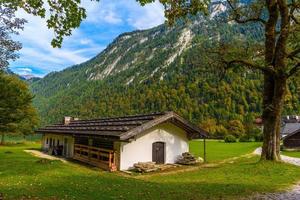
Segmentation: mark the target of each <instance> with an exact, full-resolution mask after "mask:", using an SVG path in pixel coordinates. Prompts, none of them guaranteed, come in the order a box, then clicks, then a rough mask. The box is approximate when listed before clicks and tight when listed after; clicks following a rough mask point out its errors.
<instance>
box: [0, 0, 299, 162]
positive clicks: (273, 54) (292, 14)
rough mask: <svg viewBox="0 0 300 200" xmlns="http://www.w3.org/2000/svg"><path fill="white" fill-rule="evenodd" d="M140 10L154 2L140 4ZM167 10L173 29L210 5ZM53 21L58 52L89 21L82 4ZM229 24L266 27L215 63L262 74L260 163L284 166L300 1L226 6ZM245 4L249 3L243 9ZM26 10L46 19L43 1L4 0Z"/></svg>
mask: <svg viewBox="0 0 300 200" xmlns="http://www.w3.org/2000/svg"><path fill="white" fill-rule="evenodd" d="M138 1H139V2H140V3H141V5H145V4H147V3H152V2H154V1H155V0H138ZM159 1H160V2H161V3H162V4H163V5H164V8H165V16H166V18H167V19H168V22H169V24H173V23H174V22H175V21H176V19H178V18H182V17H187V16H189V15H195V14H197V13H198V12H203V13H208V6H209V3H210V1H209V0H176V1H175V0H159ZM47 2H48V4H49V8H50V9H49V10H50V17H49V18H48V19H47V22H48V27H49V28H52V29H53V30H54V32H55V34H56V38H54V40H53V41H52V45H53V46H55V47H57V46H58V47H59V46H61V43H62V40H63V37H64V36H68V35H70V34H71V31H72V29H73V28H76V27H78V26H79V25H80V22H81V20H82V19H84V18H85V17H86V14H85V10H84V8H81V7H80V0H60V1H56V0H48V1H47ZM226 2H227V4H228V10H229V12H230V14H231V15H230V17H229V20H233V21H235V22H236V23H240V24H249V23H252V24H256V25H259V26H261V27H262V29H263V31H264V33H265V37H264V39H263V41H251V42H249V41H248V42H247V41H243V40H241V39H240V38H239V39H237V40H234V41H233V42H234V43H227V44H226V43H225V44H224V43H219V45H218V46H216V49H218V53H219V56H218V57H217V58H220V59H219V60H216V63H217V64H218V65H220V66H224V69H228V68H232V67H235V66H244V67H247V68H250V69H253V70H259V71H261V72H262V73H263V76H264V81H263V84H264V91H263V123H264V142H263V151H262V155H261V158H262V159H267V160H280V155H279V149H280V147H279V146H280V120H281V113H282V109H283V102H284V98H285V95H286V90H287V89H286V88H287V83H288V81H290V80H292V79H291V78H292V77H294V76H296V74H297V73H298V71H299V70H300V55H299V53H300V43H299V41H300V38H299V37H300V18H299V9H300V1H299V0H253V1H243V0H227V1H226ZM245 2H247V3H245ZM1 4H2V5H5V6H7V7H11V8H23V9H24V10H25V11H27V12H28V13H31V14H34V15H38V16H41V17H45V10H46V9H45V6H44V5H43V0H30V1H29V0H14V1H12V0H3V1H1V3H0V5H1Z"/></svg>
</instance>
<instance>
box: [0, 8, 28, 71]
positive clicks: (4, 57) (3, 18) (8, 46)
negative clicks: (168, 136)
mask: <svg viewBox="0 0 300 200" xmlns="http://www.w3.org/2000/svg"><path fill="white" fill-rule="evenodd" d="M25 22H26V20H24V19H20V18H17V17H16V16H15V10H14V9H12V8H8V7H4V6H2V5H1V3H0V70H1V69H3V68H6V67H7V66H8V64H9V60H15V59H16V58H18V54H17V53H16V52H17V51H18V50H20V49H21V48H22V45H21V43H19V42H16V41H14V40H13V39H12V38H11V35H12V34H18V30H20V29H23V25H24V23H25Z"/></svg>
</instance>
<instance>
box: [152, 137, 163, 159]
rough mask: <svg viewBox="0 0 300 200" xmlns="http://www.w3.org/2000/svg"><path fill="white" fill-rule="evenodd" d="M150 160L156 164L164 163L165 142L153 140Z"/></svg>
mask: <svg viewBox="0 0 300 200" xmlns="http://www.w3.org/2000/svg"><path fill="white" fill-rule="evenodd" d="M152 161H153V162H156V163H157V164H164V163H165V143H164V142H154V143H153V144H152Z"/></svg>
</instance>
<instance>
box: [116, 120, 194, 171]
mask: <svg viewBox="0 0 300 200" xmlns="http://www.w3.org/2000/svg"><path fill="white" fill-rule="evenodd" d="M154 142H164V143H165V162H166V163H175V162H176V160H177V157H178V156H179V155H181V154H182V153H184V152H188V151H189V145H188V139H187V136H186V132H185V131H184V130H183V129H181V128H178V127H177V126H175V125H173V124H171V123H164V124H161V125H158V126H156V127H154V128H152V129H150V130H148V131H146V132H145V133H143V134H141V135H139V136H138V137H137V138H136V139H135V140H134V141H132V142H130V143H124V142H123V143H121V145H120V170H126V169H128V168H130V167H132V166H133V164H134V163H137V162H148V161H152V144H153V143H154Z"/></svg>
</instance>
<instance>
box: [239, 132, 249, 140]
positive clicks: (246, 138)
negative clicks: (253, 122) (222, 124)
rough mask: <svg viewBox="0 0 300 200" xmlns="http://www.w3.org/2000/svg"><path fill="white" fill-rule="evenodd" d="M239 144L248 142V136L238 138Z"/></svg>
mask: <svg viewBox="0 0 300 200" xmlns="http://www.w3.org/2000/svg"><path fill="white" fill-rule="evenodd" d="M239 142H250V138H249V136H248V135H246V134H244V135H242V136H241V137H240V138H239Z"/></svg>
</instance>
